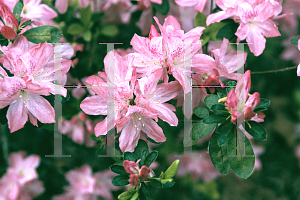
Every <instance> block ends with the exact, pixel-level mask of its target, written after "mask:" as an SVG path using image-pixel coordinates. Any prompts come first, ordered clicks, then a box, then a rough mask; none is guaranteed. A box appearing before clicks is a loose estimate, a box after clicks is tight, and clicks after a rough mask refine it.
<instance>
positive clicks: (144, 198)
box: [139, 183, 154, 200]
mask: <svg viewBox="0 0 300 200" xmlns="http://www.w3.org/2000/svg"><path fill="white" fill-rule="evenodd" d="M139 192H140V199H141V200H154V197H153V195H152V192H151V190H150V189H149V187H148V186H147V185H146V184H145V183H142V184H141V188H140V190H139Z"/></svg>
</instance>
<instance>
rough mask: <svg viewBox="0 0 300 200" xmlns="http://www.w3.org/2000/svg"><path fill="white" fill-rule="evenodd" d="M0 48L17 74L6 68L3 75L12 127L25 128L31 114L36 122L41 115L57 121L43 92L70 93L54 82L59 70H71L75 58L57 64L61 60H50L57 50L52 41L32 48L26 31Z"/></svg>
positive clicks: (1, 99) (0, 100)
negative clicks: (8, 72)
mask: <svg viewBox="0 0 300 200" xmlns="http://www.w3.org/2000/svg"><path fill="white" fill-rule="evenodd" d="M0 50H1V51H2V52H3V53H4V55H3V56H2V57H1V58H0V62H1V63H2V64H3V67H4V68H6V69H7V70H9V71H10V73H11V74H13V75H14V76H13V77H9V76H8V75H7V74H6V73H4V72H3V71H2V72H3V73H2V76H3V79H1V82H2V87H1V90H2V92H1V94H0V108H1V109H2V108H4V107H6V106H8V105H9V108H8V111H7V115H6V116H7V119H8V125H9V128H10V131H11V132H14V131H17V130H19V129H21V128H23V127H24V124H25V123H26V121H27V120H28V116H29V119H30V122H31V123H32V124H33V125H35V126H37V119H38V120H39V121H40V122H42V123H54V122H55V118H54V109H53V107H52V106H51V104H50V103H49V102H48V101H47V100H46V99H44V98H42V97H41V96H40V95H46V96H47V95H50V93H52V94H61V95H63V96H66V89H65V88H63V87H62V86H60V85H57V84H53V81H55V80H57V79H59V78H61V77H58V76H57V75H56V76H55V72H56V71H58V70H62V75H65V74H66V73H67V72H68V70H69V68H70V65H71V61H70V60H66V59H62V60H59V62H61V64H59V66H61V67H62V68H60V67H55V62H58V61H54V60H50V59H51V58H52V57H53V54H54V49H53V46H52V45H51V44H47V43H43V44H38V45H35V46H33V47H31V48H28V41H27V39H26V38H25V37H24V36H22V35H20V36H18V37H17V39H16V41H15V42H14V43H13V44H12V45H10V46H8V47H0ZM57 91H60V92H57ZM15 113H19V114H18V115H15Z"/></svg>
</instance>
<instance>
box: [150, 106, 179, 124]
mask: <svg viewBox="0 0 300 200" xmlns="http://www.w3.org/2000/svg"><path fill="white" fill-rule="evenodd" d="M151 106H152V108H154V109H155V110H156V111H157V114H158V117H159V118H160V119H162V120H163V121H165V122H167V123H169V124H170V125H171V126H177V125H178V118H177V116H176V114H175V113H174V112H173V111H176V108H175V107H174V106H173V105H171V104H166V103H160V104H152V105H151Z"/></svg>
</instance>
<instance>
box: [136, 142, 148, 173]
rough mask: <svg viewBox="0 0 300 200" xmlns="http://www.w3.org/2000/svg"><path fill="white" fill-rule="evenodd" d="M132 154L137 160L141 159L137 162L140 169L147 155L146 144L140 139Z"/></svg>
mask: <svg viewBox="0 0 300 200" xmlns="http://www.w3.org/2000/svg"><path fill="white" fill-rule="evenodd" d="M133 154H134V155H135V157H136V158H137V159H141V161H140V162H139V166H140V167H142V166H143V165H144V161H145V159H146V157H147V156H148V154H149V151H148V145H147V143H146V142H145V141H144V140H141V139H140V140H139V142H138V145H137V146H136V148H135V150H134V152H133Z"/></svg>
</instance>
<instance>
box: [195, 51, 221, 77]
mask: <svg viewBox="0 0 300 200" xmlns="http://www.w3.org/2000/svg"><path fill="white" fill-rule="evenodd" d="M192 65H193V70H194V71H195V72H196V73H198V74H205V73H208V72H209V71H211V70H212V69H213V68H214V67H215V66H216V62H215V60H214V59H213V58H212V57H210V56H208V55H205V54H196V55H194V56H193V61H192Z"/></svg>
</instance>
